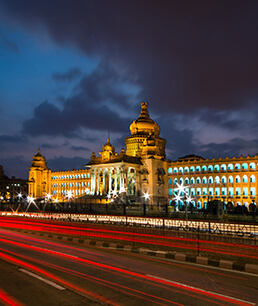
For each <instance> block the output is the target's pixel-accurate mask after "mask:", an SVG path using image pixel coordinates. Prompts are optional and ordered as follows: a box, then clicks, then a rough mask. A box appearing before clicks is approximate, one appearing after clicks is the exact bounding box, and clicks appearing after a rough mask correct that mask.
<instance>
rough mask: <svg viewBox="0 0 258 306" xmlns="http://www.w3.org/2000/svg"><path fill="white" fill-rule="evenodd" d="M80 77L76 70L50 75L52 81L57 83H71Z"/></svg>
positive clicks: (80, 73) (79, 72)
mask: <svg viewBox="0 0 258 306" xmlns="http://www.w3.org/2000/svg"><path fill="white" fill-rule="evenodd" d="M81 75H82V71H81V70H80V69H78V68H71V69H70V70H69V71H68V72H66V73H59V72H55V73H53V74H52V79H53V80H54V81H57V82H71V81H74V80H76V79H78V78H79V77H80V76H81Z"/></svg>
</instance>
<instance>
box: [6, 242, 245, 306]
mask: <svg viewBox="0 0 258 306" xmlns="http://www.w3.org/2000/svg"><path fill="white" fill-rule="evenodd" d="M0 241H1V242H2V243H8V244H12V245H15V246H19V247H22V248H26V249H31V250H34V251H37V252H44V253H46V254H49V255H52V256H58V257H59V258H60V257H62V258H65V259H68V260H72V261H73V262H79V263H82V264H86V265H90V266H94V267H95V268H98V269H104V270H107V271H109V272H111V273H119V274H121V275H123V276H125V277H133V278H136V279H140V280H142V281H144V282H146V281H147V282H148V283H149V282H151V284H153V282H154V283H155V285H156V286H160V285H165V286H168V287H169V289H170V290H171V289H172V290H173V291H175V290H176V289H179V290H183V291H184V294H186V295H190V296H192V294H194V296H195V298H200V299H202V300H205V297H208V298H212V299H214V300H212V303H215V304H219V305H224V304H220V302H223V303H230V304H231V305H250V303H247V302H244V301H240V300H236V299H232V298H230V297H226V296H222V295H220V294H216V293H212V292H207V291H205V290H202V289H199V288H194V287H191V286H188V285H184V284H179V283H176V282H173V281H170V280H166V279H162V278H158V277H154V276H148V275H143V274H140V273H137V272H132V271H128V270H125V269H122V268H118V267H114V266H110V265H107V264H102V263H99V262H94V261H92V260H87V259H83V258H77V257H75V256H73V255H69V254H64V253H60V252H57V251H53V250H48V249H43V248H41V247H36V246H31V245H27V244H24V243H19V242H14V241H9V240H7V239H0ZM2 251H4V250H2ZM1 255H2V258H4V259H5V260H8V261H11V262H13V263H15V264H17V265H19V266H22V267H26V268H27V269H30V270H33V271H35V272H38V273H40V274H43V275H45V276H46V277H48V278H51V279H53V280H55V281H57V282H59V283H61V284H62V285H64V286H68V287H71V288H73V289H74V290H76V291H78V292H83V293H85V294H86V295H88V296H92V297H94V298H98V299H100V297H99V296H96V295H95V294H93V293H92V292H89V291H87V290H85V289H83V288H79V287H76V286H74V285H72V284H70V283H68V282H66V281H64V280H62V279H61V278H60V277H56V276H55V275H53V274H51V273H49V272H46V271H45V270H43V269H41V268H38V267H36V266H34V265H32V264H28V263H26V262H24V261H22V260H19V259H17V258H14V257H13V256H10V255H7V254H5V253H3V252H1ZM18 256H19V255H18ZM72 273H74V272H72ZM87 277H89V276H88V275H87ZM95 280H97V279H95ZM100 281H102V280H100ZM112 285H114V283H112ZM120 289H121V290H122V288H121V287H120ZM124 289H125V288H124ZM102 299H103V298H102ZM159 299H160V298H159ZM164 302H165V301H164ZM169 302H170V303H171V301H169ZM112 305H115V304H114V303H112Z"/></svg>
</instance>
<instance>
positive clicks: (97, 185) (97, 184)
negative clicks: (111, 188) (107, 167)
mask: <svg viewBox="0 0 258 306" xmlns="http://www.w3.org/2000/svg"><path fill="white" fill-rule="evenodd" d="M99 172H100V170H99V169H98V171H97V194H99Z"/></svg>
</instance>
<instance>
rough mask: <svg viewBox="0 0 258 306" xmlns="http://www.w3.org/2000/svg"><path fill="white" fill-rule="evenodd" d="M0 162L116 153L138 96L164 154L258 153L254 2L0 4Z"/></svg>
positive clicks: (257, 15) (58, 164) (14, 167)
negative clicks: (107, 149) (106, 149)
mask: <svg viewBox="0 0 258 306" xmlns="http://www.w3.org/2000/svg"><path fill="white" fill-rule="evenodd" d="M0 7H1V9H0V164H2V165H3V167H4V170H5V173H6V174H7V175H8V176H12V175H14V176H16V177H23V178H27V177H28V167H29V166H30V165H31V160H32V156H33V155H34V154H36V153H37V149H38V147H40V148H41V152H42V154H43V155H44V156H45V157H46V159H47V161H48V166H49V167H50V168H51V169H53V170H58V169H63V170H65V169H73V168H82V167H83V164H84V163H86V162H87V161H88V160H89V158H90V155H91V153H92V151H95V152H96V153H98V152H99V151H100V150H101V147H102V145H103V144H104V143H105V142H106V138H107V136H108V133H109V134H110V138H111V143H112V144H113V145H114V146H115V147H116V149H117V151H118V152H119V151H120V149H121V147H125V145H124V141H123V138H124V136H128V135H129V129H128V127H129V125H130V123H131V122H132V121H133V120H134V119H136V118H137V117H138V116H139V113H140V102H141V101H148V102H149V112H150V115H151V117H152V118H153V119H154V120H156V121H157V122H158V124H159V125H160V127H161V136H162V137H164V138H166V139H167V147H166V148H167V150H166V152H167V157H168V158H169V159H176V158H178V157H180V156H183V155H187V154H192V153H195V154H199V155H202V156H203V157H209V158H212V157H219V156H222V157H225V156H229V157H230V156H233V155H235V156H239V155H240V154H243V155H244V156H245V155H247V154H250V155H255V154H256V153H257V152H258V133H257V132H258V125H257V115H258V103H257V102H258V35H257V30H258V2H257V1H237V0H233V1H226V0H223V1H217V0H214V1H206V0H205V1H197V0H196V1H192V0H190V1H183V0H182V1H173V0H167V1H166V0H162V1H157V0H154V1H152V0H146V1H143V0H137V1H134V0H130V1H129V0H128V1H120V0H119V1H113V0H109V1H106V0H103V1H99V0H93V1H87V0H81V1H80V0H76V1H70V0H67V1H66V0H59V1H53V0H51V1H47V0H45V1H36V0H31V1H25V0H17V1H15V0H12V1H10V0H0Z"/></svg>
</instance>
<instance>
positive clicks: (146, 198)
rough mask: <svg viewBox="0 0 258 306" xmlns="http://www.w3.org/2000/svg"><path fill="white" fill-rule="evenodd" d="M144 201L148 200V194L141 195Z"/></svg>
mask: <svg viewBox="0 0 258 306" xmlns="http://www.w3.org/2000/svg"><path fill="white" fill-rule="evenodd" d="M143 197H144V199H145V200H148V199H149V198H150V195H149V194H148V192H146V193H144V195H143Z"/></svg>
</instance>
